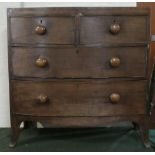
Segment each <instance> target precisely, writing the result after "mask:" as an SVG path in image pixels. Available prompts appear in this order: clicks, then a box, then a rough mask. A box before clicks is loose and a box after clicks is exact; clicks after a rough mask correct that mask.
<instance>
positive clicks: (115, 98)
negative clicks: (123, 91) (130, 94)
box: [110, 93, 121, 103]
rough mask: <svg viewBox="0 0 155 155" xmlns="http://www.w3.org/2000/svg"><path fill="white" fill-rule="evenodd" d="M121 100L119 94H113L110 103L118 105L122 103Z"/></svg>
mask: <svg viewBox="0 0 155 155" xmlns="http://www.w3.org/2000/svg"><path fill="white" fill-rule="evenodd" d="M120 99H121V97H120V95H119V94H117V93H112V94H111V95H110V101H111V102H112V103H118V102H119V101H120Z"/></svg>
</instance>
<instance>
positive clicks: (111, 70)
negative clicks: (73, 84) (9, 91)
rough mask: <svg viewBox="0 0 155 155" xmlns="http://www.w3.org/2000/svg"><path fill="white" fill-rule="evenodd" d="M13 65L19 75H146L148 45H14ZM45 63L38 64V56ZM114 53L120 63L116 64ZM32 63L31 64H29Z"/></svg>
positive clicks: (64, 76) (75, 76)
mask: <svg viewBox="0 0 155 155" xmlns="http://www.w3.org/2000/svg"><path fill="white" fill-rule="evenodd" d="M11 52H12V68H13V75H14V76H16V77H40V78H47V77H48V78H52V77H53V78H107V77H145V76H146V65H147V62H146V55H147V49H146V47H128V48H126V47H115V48H113V47H111V48H79V49H78V51H77V50H76V48H65V49H64V48H20V47H17V48H12V49H11ZM40 57H41V58H42V59H45V60H46V61H47V62H48V64H47V65H46V66H45V67H38V66H36V64H35V62H36V60H38V58H40ZM113 57H118V58H119V59H120V65H119V66H117V67H113V66H112V65H111V64H110V61H111V59H112V58H113ZM28 66H29V67H28Z"/></svg>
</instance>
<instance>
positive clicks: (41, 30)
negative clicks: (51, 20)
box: [35, 25, 46, 35]
mask: <svg viewBox="0 0 155 155" xmlns="http://www.w3.org/2000/svg"><path fill="white" fill-rule="evenodd" d="M35 32H36V33H37V34H39V35H43V34H45V32H46V28H45V26H41V25H39V26H37V27H36V28H35Z"/></svg>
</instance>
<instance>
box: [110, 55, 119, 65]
mask: <svg viewBox="0 0 155 155" xmlns="http://www.w3.org/2000/svg"><path fill="white" fill-rule="evenodd" d="M120 64H121V60H120V59H119V58H118V57H113V58H111V59H110V65H111V66H112V67H119V66H120Z"/></svg>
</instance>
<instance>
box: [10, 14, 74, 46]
mask: <svg viewBox="0 0 155 155" xmlns="http://www.w3.org/2000/svg"><path fill="white" fill-rule="evenodd" d="M10 23H11V24H10V31H11V38H10V40H11V43H21V44H39V43H40V44H73V43H74V31H75V24H74V23H75V21H74V18H72V17H33V18H32V17H27V18H19V17H14V18H11V19H10Z"/></svg>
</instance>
